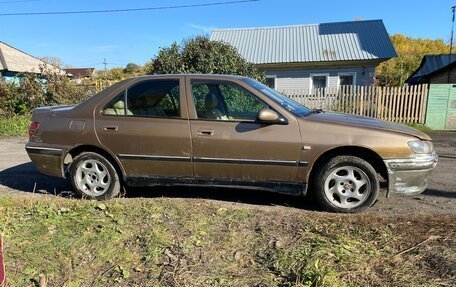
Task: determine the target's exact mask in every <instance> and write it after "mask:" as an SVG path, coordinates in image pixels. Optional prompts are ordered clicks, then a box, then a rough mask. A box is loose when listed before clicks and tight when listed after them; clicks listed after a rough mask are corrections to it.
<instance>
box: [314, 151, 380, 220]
mask: <svg viewBox="0 0 456 287" xmlns="http://www.w3.org/2000/svg"><path fill="white" fill-rule="evenodd" d="M314 191H315V198H316V199H317V201H318V202H319V203H320V205H321V206H322V207H323V208H324V209H326V210H328V211H333V212H343V213H353V212H359V211H362V210H364V209H366V208H367V207H369V206H372V205H373V204H374V203H375V201H376V200H377V197H378V193H379V180H378V175H377V172H376V171H375V169H374V168H373V167H372V165H370V164H369V163H368V162H366V161H365V160H363V159H361V158H358V157H354V156H337V157H334V158H332V159H331V160H330V161H329V162H328V163H327V164H325V165H323V166H322V167H321V168H320V169H319V170H318V171H317V174H316V177H315V182H314Z"/></svg>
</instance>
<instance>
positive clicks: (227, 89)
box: [192, 80, 269, 121]
mask: <svg viewBox="0 0 456 287" xmlns="http://www.w3.org/2000/svg"><path fill="white" fill-rule="evenodd" d="M192 96H193V101H194V103H195V108H196V112H197V116H198V118H199V119H211V120H221V121H230V120H231V121H255V120H256V118H257V114H258V112H259V111H260V110H262V109H265V108H268V107H269V106H268V105H267V104H265V103H264V102H263V101H261V100H260V99H259V98H258V97H256V96H255V95H254V94H252V93H251V92H249V91H248V90H246V89H244V88H243V87H241V86H239V85H236V84H234V83H229V82H217V81H199V80H194V81H192Z"/></svg>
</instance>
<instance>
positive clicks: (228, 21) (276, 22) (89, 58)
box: [0, 0, 456, 69]
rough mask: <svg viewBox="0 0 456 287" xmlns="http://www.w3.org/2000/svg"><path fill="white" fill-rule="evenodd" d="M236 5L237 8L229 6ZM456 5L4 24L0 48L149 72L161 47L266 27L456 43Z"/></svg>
mask: <svg viewBox="0 0 456 287" xmlns="http://www.w3.org/2000/svg"><path fill="white" fill-rule="evenodd" d="M228 1H230V0H128V1H121V0H72V1H70V0H0V14H4V13H23V12H53V11H79V10H104V9H125V8H144V7H163V6H179V5H190V4H203V3H215V2H228ZM231 1H232V0H231ZM453 5H456V0H453V1H449V0H432V1H431V0H382V1H366V0H345V1H342V0H313V1H308V0H259V1H257V2H250V3H240V4H230V5H219V6H206V7H194V8H180V9H168V10H151V11H137V12H124V13H96V14H72V15H34V16H1V15H0V41H2V42H5V43H7V44H9V45H11V46H13V47H15V48H17V49H19V50H22V51H24V52H26V53H28V54H31V55H33V56H35V57H45V56H52V57H58V58H60V59H61V60H62V61H63V63H64V64H65V65H71V66H74V67H95V68H97V69H102V68H103V67H104V66H103V64H102V62H103V60H104V59H105V58H106V62H107V63H108V68H113V67H118V66H125V65H126V64H127V63H130V62H133V63H137V64H140V65H143V64H145V63H146V62H147V61H149V60H150V59H151V58H152V57H154V55H156V54H157V51H158V50H159V49H160V47H167V46H169V45H170V44H172V43H173V42H178V43H179V42H181V41H182V40H183V39H186V38H190V37H192V36H196V35H205V34H206V35H209V34H210V32H211V30H212V29H215V28H237V27H262V26H280V25H299V24H315V23H326V22H340V21H353V20H355V19H359V18H361V19H363V20H371V19H382V20H383V21H384V23H385V26H386V29H387V30H388V32H389V33H390V34H395V33H401V34H404V35H406V36H411V37H421V38H430V39H443V40H444V41H449V39H450V35H451V7H452V6H453Z"/></svg>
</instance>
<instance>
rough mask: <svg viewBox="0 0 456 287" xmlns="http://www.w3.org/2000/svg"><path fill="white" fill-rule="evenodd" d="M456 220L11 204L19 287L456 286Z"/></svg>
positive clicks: (159, 205) (150, 205) (194, 206)
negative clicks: (40, 285) (45, 286)
mask: <svg viewBox="0 0 456 287" xmlns="http://www.w3.org/2000/svg"><path fill="white" fill-rule="evenodd" d="M455 222H456V221H455V217H454V216H450V215H438V216H435V215H434V216H408V217H400V218H397V217H382V216H377V215H367V214H364V215H363V214H361V215H348V216H347V215H334V214H327V213H318V212H306V211H302V212H301V211H296V210H294V209H290V210H289V211H284V212H280V213H279V212H277V211H260V210H257V209H255V208H249V209H244V208H239V207H230V206H227V205H222V204H218V203H213V202H208V201H204V200H197V199H187V200H182V199H122V200H117V201H112V202H109V203H105V204H100V203H97V202H92V201H82V200H73V199H50V198H41V199H27V200H25V199H13V198H6V197H3V198H0V231H1V232H3V236H4V240H5V253H6V266H7V271H8V279H9V284H10V286H34V285H35V284H36V280H38V276H39V274H41V273H43V274H45V275H46V277H47V279H48V282H49V286H263V287H264V286H385V285H387V286H442V285H443V286H449V285H451V284H452V282H454V280H455V276H456V274H455V270H456V255H455V253H456V252H455V251H456V239H455V235H456V234H455V233H456V223H455Z"/></svg>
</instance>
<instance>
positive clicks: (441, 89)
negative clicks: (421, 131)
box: [426, 84, 456, 130]
mask: <svg viewBox="0 0 456 287" xmlns="http://www.w3.org/2000/svg"><path fill="white" fill-rule="evenodd" d="M426 126H428V127H430V128H431V129H434V130H456V85H453V84H431V85H430V87H429V96H428V103H427V112H426Z"/></svg>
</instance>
